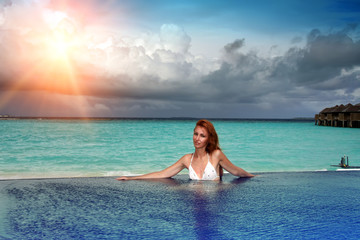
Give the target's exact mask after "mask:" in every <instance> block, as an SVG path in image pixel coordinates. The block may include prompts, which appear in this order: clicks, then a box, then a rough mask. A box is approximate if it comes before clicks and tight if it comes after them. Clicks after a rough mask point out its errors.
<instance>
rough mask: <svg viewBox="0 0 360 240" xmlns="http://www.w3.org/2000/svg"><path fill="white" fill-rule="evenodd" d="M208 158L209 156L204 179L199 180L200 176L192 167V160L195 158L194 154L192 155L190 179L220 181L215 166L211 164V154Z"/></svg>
mask: <svg viewBox="0 0 360 240" xmlns="http://www.w3.org/2000/svg"><path fill="white" fill-rule="evenodd" d="M207 156H208V162H207V164H206V167H205V169H204V172H203V175H202V177H201V178H199V177H198V175H197V174H196V172H195V170H194V169H193V167H192V166H191V164H192V160H193V158H194V154H192V156H191V160H190V166H189V177H190V179H192V180H217V179H219V175H218V174H217V173H216V170H215V168H214V166H213V165H212V164H211V162H210V156H209V153H208V154H207Z"/></svg>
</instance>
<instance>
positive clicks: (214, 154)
mask: <svg viewBox="0 0 360 240" xmlns="http://www.w3.org/2000/svg"><path fill="white" fill-rule="evenodd" d="M222 154H223V152H222V151H221V149H216V150H214V151H213V152H212V153H211V156H214V157H220V156H221V155H222Z"/></svg>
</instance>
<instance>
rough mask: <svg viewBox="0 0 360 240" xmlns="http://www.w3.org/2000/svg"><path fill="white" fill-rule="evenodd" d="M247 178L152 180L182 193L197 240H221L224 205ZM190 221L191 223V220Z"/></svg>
mask: <svg viewBox="0 0 360 240" xmlns="http://www.w3.org/2000/svg"><path fill="white" fill-rule="evenodd" d="M247 180H248V179H247V178H234V179H231V180H230V181H229V180H227V181H226V180H225V181H224V180H223V181H196V180H195V181H194V180H188V179H186V180H184V179H156V180H150V181H155V182H159V183H163V184H166V185H167V187H168V188H169V189H170V190H171V191H175V192H178V193H180V194H181V195H182V196H183V197H182V200H183V201H184V202H185V205H186V206H188V207H189V208H191V212H192V215H193V221H194V234H195V235H196V236H197V239H219V238H221V237H224V236H223V234H224V233H222V232H220V230H219V229H220V226H218V225H219V221H218V220H219V218H221V217H223V215H222V207H223V206H222V203H224V202H225V201H226V200H227V196H228V192H229V191H230V190H234V189H236V188H238V187H239V186H240V184H243V183H245V182H246V181H247ZM189 221H191V220H190V219H189Z"/></svg>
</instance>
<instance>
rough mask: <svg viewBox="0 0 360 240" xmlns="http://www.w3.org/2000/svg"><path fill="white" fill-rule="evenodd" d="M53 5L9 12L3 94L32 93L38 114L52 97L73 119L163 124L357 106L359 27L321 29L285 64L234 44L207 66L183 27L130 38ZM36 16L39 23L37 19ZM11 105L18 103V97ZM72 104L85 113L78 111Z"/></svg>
mask: <svg viewBox="0 0 360 240" xmlns="http://www.w3.org/2000/svg"><path fill="white" fill-rule="evenodd" d="M36 2H37V1H36ZM94 2H96V1H94ZM55 6H58V5H56V4H55V5H54V4H47V5H41V4H40V5H39V4H38V5H37V4H33V5H31V4H30V5H27V4H22V5H21V4H12V5H6V6H5V5H3V6H2V11H0V12H1V17H0V19H1V20H0V27H1V32H0V39H1V41H0V51H1V52H2V54H1V55H0V61H1V63H2V65H1V66H0V91H2V94H1V95H6V93H7V92H9V91H13V92H15V91H17V92H18V93H20V92H21V93H26V94H27V95H29V96H32V97H33V98H34V99H35V100H33V104H34V106H35V105H38V104H39V102H40V101H41V99H42V98H40V97H37V98H35V97H34V94H35V93H36V94H38V95H42V96H44V97H43V99H49V98H50V96H51V95H53V96H56V98H54V100H52V101H49V102H51V104H50V103H49V107H48V109H49V108H50V105H51V107H55V106H56V105H57V104H60V102H61V104H60V105H61V106H62V107H61V109H66V106H68V107H69V109H71V111H72V112H76V110H75V109H77V108H82V109H86V112H87V113H88V114H91V115H96V113H99V114H101V115H104V114H105V115H112V116H115V115H116V114H117V115H124V116H125V115H126V113H127V114H129V115H133V116H136V115H137V114H140V115H143V114H144V116H145V115H146V114H150V115H151V114H155V113H156V114H159V115H161V114H164V116H165V115H166V114H175V113H176V111H180V110H181V109H187V110H188V111H189V112H191V113H192V114H193V115H194V114H200V113H199V111H200V112H201V113H204V112H206V111H208V110H209V109H213V110H216V112H217V113H224V114H225V113H226V114H229V113H228V112H231V109H237V108H239V109H240V108H242V109H246V111H248V112H252V113H253V114H255V113H256V112H257V111H256V110H254V109H258V110H259V111H265V112H266V111H267V112H268V113H269V112H271V111H274V110H275V109H277V111H279V109H280V108H286V109H290V110H291V109H292V108H294V106H297V105H304V106H305V105H308V104H309V102H312V104H314V102H316V104H318V102H321V101H323V102H327V101H339V102H340V103H344V101H349V100H351V101H358V100H359V93H358V92H359V91H358V89H360V81H359V76H360V42H359V39H357V37H356V36H358V33H359V28H358V26H357V25H349V26H346V27H345V28H344V29H340V30H338V31H334V30H333V31H332V32H329V33H323V32H321V31H320V30H318V29H314V30H312V31H311V32H309V34H308V36H307V40H306V41H307V42H306V44H305V46H303V47H295V46H293V47H292V48H290V49H288V51H287V52H286V53H285V54H284V55H276V56H273V57H264V55H263V54H259V53H258V52H256V51H247V52H246V51H245V49H244V46H245V44H246V39H245V38H240V39H235V40H233V41H229V43H227V44H225V45H224V47H223V49H221V54H222V55H220V56H219V57H218V58H217V59H209V58H205V57H203V56H196V55H194V54H193V53H192V51H191V50H192V49H191V40H192V39H191V37H190V36H189V34H188V33H187V32H186V31H185V29H184V28H183V27H181V26H178V25H176V24H163V25H161V26H159V29H158V31H154V32H151V31H148V32H146V33H144V34H141V35H135V36H130V35H125V34H123V33H121V31H119V32H116V31H110V30H109V29H105V28H101V27H96V28H93V25H96V22H95V21H90V22H87V21H86V19H88V18H89V16H90V15H92V14H95V13H93V12H92V10H91V9H90V10H89V9H88V10H86V11H85V12H84V14H83V15H82V16H83V17H82V18H81V19H76V18H75V17H74V16H73V15H72V13H71V12H70V13H67V14H65V13H63V12H61V11H60V10H61V9H59V8H56V7H55ZM33 12H35V13H38V15H36V16H35V17H33V18H32V17H31V16H33V15H32V14H30V13H33ZM102 13H103V12H102ZM105 15H106V14H104V13H103V14H101V16H105ZM92 24H93V25H92ZM60 27H63V28H65V30H66V31H65V32H66V36H67V37H68V38H69V39H70V41H69V42H70V43H71V44H72V45H71V46H70V47H69V51H68V53H67V55H66V58H64V59H66V61H65V60H64V59H62V60H59V59H58V58H56V57H55V56H54V55H55V52H56V51H57V49H56V48H55V47H54V45H51V44H50V45H49V39H52V37H53V35H54V31H55V30H59V29H61V28H60ZM303 39H304V38H302V37H299V36H297V37H294V38H292V40H291V41H292V43H293V44H297V43H299V42H301V41H303ZM70 50H71V51H70ZM271 50H272V49H269V51H271ZM14 53H15V54H14ZM60 56H61V54H60ZM64 70H66V71H64ZM64 72H65V73H64ZM354 89H355V90H354ZM40 93H41V94H40ZM339 93H342V94H339ZM26 94H25V95H26ZM36 94H35V95H36ZM45 96H46V97H45ZM60 96H63V101H60V100H59V99H60V98H61V97H60ZM79 96H81V97H83V100H82V102H81V101H80V100H79ZM0 97H1V96H0ZM7 99H8V100H7V102H10V103H11V101H12V102H16V104H19V102H21V101H20V99H21V98H20V97H19V96H17V97H14V98H13V100H11V98H10V97H7ZM28 99H31V98H30V97H29V98H28ZM74 99H77V101H80V102H81V104H80V103H79V104H78V105H77V106H71V102H72V101H73V100H74ZM0 100H1V99H0ZM15 100H16V101H15ZM3 102H4V101H3ZM29 102H31V100H29ZM208 104H210V105H211V106H212V107H209V106H208ZM316 104H315V105H316ZM70 106H71V107H70ZM245 106H246V107H245ZM1 107H2V106H1V101H0V108H1ZM24 109H26V108H23V110H24ZM199 109H200V110H199ZM201 109H203V110H201ZM250 109H253V110H250ZM290 110H289V111H290ZM24 111H25V110H24ZM52 111H54V110H52ZM59 111H60V110H59ZM293 111H295V110H293ZM64 112H66V110H62V111H61V112H58V113H55V112H52V114H63V113H64ZM239 112H240V111H239Z"/></svg>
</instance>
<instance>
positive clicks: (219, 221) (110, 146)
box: [0, 119, 360, 240]
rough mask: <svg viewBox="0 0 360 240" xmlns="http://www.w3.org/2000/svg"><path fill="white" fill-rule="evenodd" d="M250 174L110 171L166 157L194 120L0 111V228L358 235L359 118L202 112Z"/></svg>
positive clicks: (5, 231)
mask: <svg viewBox="0 0 360 240" xmlns="http://www.w3.org/2000/svg"><path fill="white" fill-rule="evenodd" d="M212 122H213V124H214V126H215V128H216V130H217V132H218V135H219V138H220V144H221V147H222V150H223V151H224V153H225V154H226V155H227V156H228V158H229V159H230V160H231V161H232V162H233V163H234V164H235V165H237V166H239V167H242V168H244V169H245V170H247V171H249V172H252V173H255V175H256V176H255V177H254V178H237V177H234V176H232V175H231V174H230V173H226V172H225V174H224V177H223V179H222V181H194V180H190V179H189V177H188V176H187V174H188V171H187V170H186V169H184V170H183V171H182V172H180V174H178V175H177V176H174V177H173V178H169V179H148V180H137V181H136V180H135V181H117V180H116V179H115V177H117V176H121V175H138V174H143V173H147V172H152V171H158V170H161V169H164V168H166V167H168V166H169V165H171V164H173V163H174V162H175V161H177V160H178V159H179V158H180V157H182V156H183V155H184V154H187V153H191V152H193V151H194V148H193V144H192V135H193V129H194V126H195V124H196V119H112V120H94V119H91V120H84V119H42V120H41V119H27V120H24V119H21V120H8V121H5V120H4V121H0V137H1V145H0V153H1V154H0V179H1V180H0V239H6V240H7V239H9V240H10V239H11V240H23V239H44V240H45V239H46V240H49V239H56V240H58V239H87V240H92V239H94V240H95V239H96V240H98V239H114V240H115V239H134V240H135V239H136V240H138V239H187V240H188V239H359V236H360V221H359V219H360V171H337V170H339V169H340V168H337V167H334V166H331V165H337V164H338V163H339V162H340V159H341V158H342V157H343V156H344V155H345V156H346V157H348V158H349V163H350V165H358V166H360V148H359V146H360V144H359V141H360V129H352V128H337V127H324V126H316V125H314V122H313V121H298V120H229V119H227V120H221V119H214V120H212Z"/></svg>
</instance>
